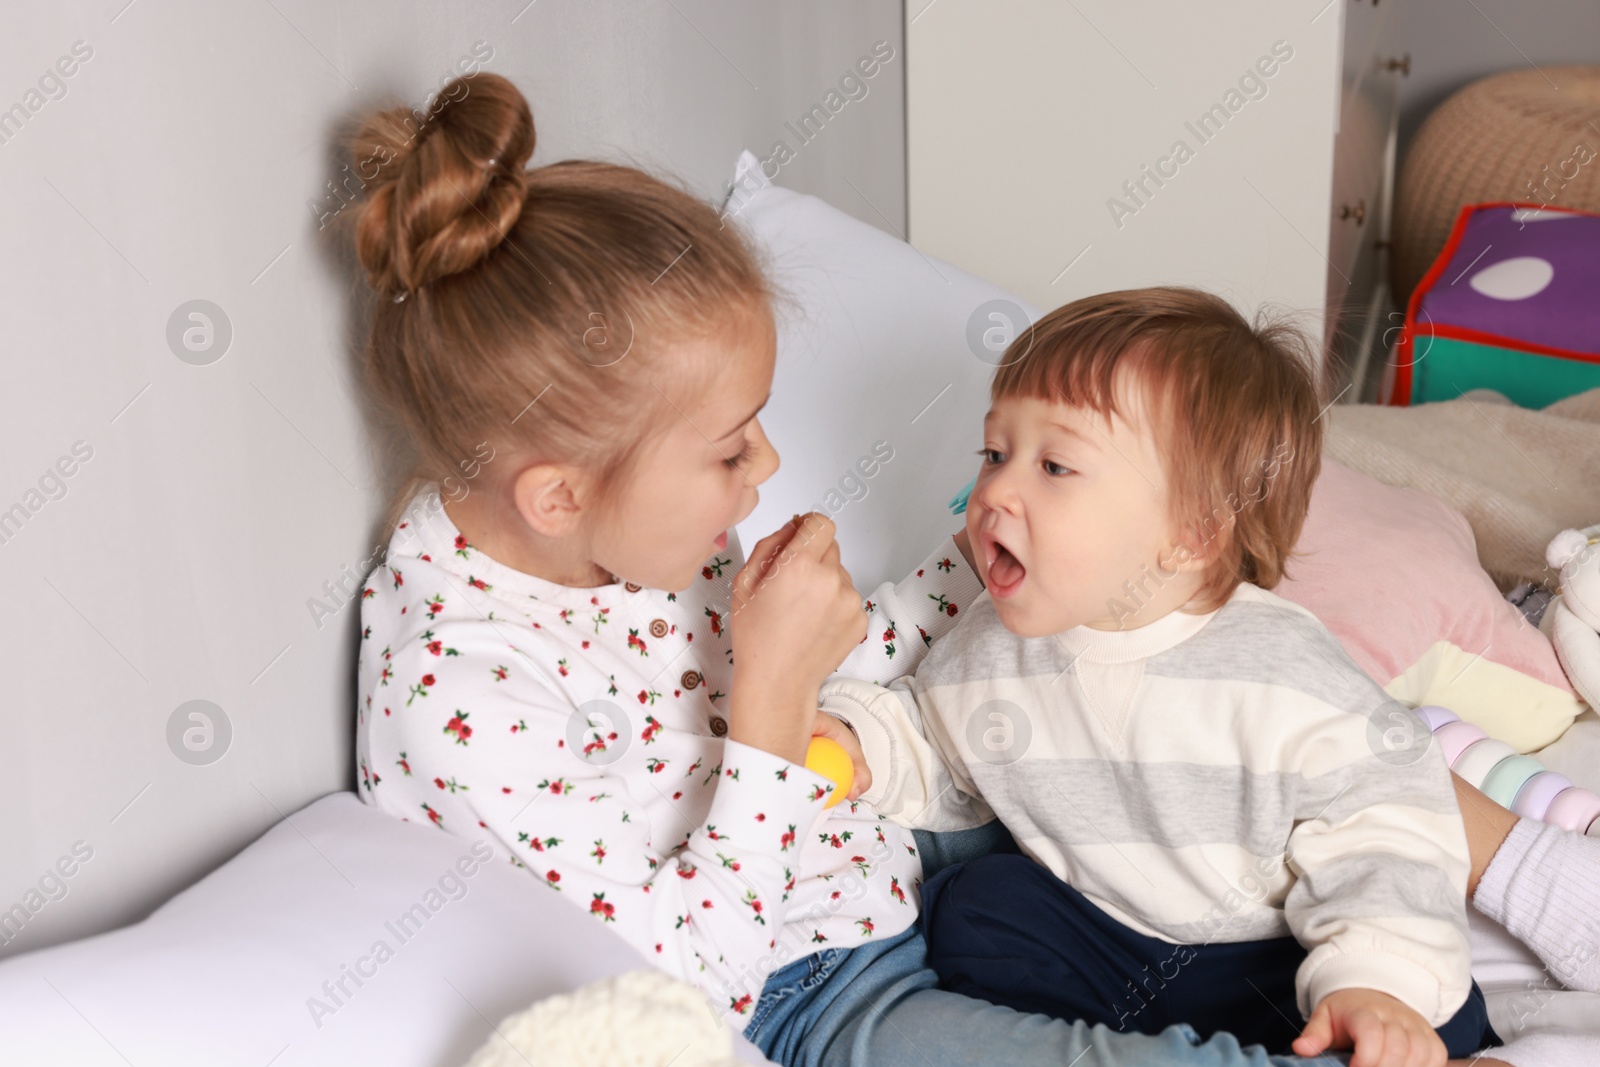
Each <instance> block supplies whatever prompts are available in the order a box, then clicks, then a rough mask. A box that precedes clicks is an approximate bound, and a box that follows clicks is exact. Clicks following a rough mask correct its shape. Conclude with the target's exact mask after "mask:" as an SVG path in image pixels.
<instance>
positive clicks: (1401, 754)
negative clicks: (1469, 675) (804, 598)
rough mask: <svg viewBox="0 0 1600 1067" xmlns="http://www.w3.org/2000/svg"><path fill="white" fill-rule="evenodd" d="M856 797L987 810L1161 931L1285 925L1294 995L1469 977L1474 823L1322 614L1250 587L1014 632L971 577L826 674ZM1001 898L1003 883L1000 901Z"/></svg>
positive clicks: (1420, 990) (1049, 861) (1451, 1006)
mask: <svg viewBox="0 0 1600 1067" xmlns="http://www.w3.org/2000/svg"><path fill="white" fill-rule="evenodd" d="M822 705H823V708H824V709H825V710H827V711H829V712H832V713H834V714H836V715H840V716H842V717H844V718H846V719H848V720H849V721H850V722H851V724H852V725H854V726H855V728H856V730H857V732H858V734H859V736H860V738H861V746H862V750H863V753H864V755H865V757H866V761H867V765H868V767H869V769H870V770H871V772H872V787H871V789H869V790H868V791H867V792H866V793H865V794H863V796H862V800H863V801H865V802H866V803H868V804H871V805H872V806H873V807H874V808H875V809H876V810H877V811H878V813H879V814H882V815H887V816H889V817H890V818H891V819H893V820H895V821H896V822H899V823H901V824H903V825H906V826H911V827H920V828H924V829H928V830H952V829H958V828H962V827H969V826H976V825H981V824H982V823H985V822H988V821H989V819H990V818H991V817H992V816H993V815H997V816H999V818H1000V819H1001V821H1002V822H1004V823H1005V825H1006V827H1007V828H1008V829H1009V830H1010V831H1011V833H1012V835H1013V836H1014V837H1015V838H1016V840H1017V843H1018V845H1019V846H1020V847H1021V848H1022V849H1023V851H1024V852H1026V853H1027V854H1028V855H1030V856H1032V857H1033V858H1034V859H1035V860H1037V861H1038V862H1039V863H1042V864H1043V865H1045V866H1046V867H1048V868H1050V870H1051V871H1053V872H1054V873H1055V874H1056V876H1057V877H1059V878H1062V879H1064V880H1065V881H1067V882H1068V883H1070V884H1071V885H1072V886H1074V887H1075V888H1077V889H1078V890H1079V891H1081V892H1082V893H1084V894H1085V895H1086V896H1087V897H1088V898H1089V899H1090V900H1092V901H1094V902H1095V904H1097V905H1098V906H1099V907H1101V908H1102V909H1104V910H1105V911H1106V912H1107V913H1108V914H1109V915H1111V916H1112V917H1114V918H1116V919H1117V920H1118V921H1120V922H1122V923H1124V924H1126V925H1127V926H1129V927H1131V928H1133V929H1135V930H1138V931H1140V932H1142V933H1145V934H1148V935H1152V936H1155V937H1159V938H1162V939H1164V940H1167V941H1170V942H1173V943H1175V944H1183V945H1195V944H1205V943H1208V942H1237V941H1252V940H1258V939H1263V938H1271V937H1282V936H1286V935H1289V934H1293V936H1295V937H1296V938H1298V939H1299V941H1300V942H1301V944H1303V945H1305V946H1306V948H1307V950H1308V954H1307V957H1306V959H1305V962H1304V963H1303V964H1302V965H1301V967H1300V969H1299V972H1298V974H1297V976H1296V989H1297V993H1298V997H1299V1004H1300V1010H1301V1011H1302V1012H1303V1013H1304V1014H1306V1015H1307V1016H1309V1015H1310V1013H1311V1011H1312V1010H1313V1008H1314V1007H1315V1005H1316V1004H1317V1003H1318V1002H1319V1001H1320V1000H1321V999H1322V998H1323V997H1325V996H1327V995H1328V994H1329V993H1331V992H1333V991H1334V990H1337V989H1343V988H1349V987H1361V988H1369V989H1376V990H1380V991H1382V992H1385V993H1389V994H1391V995H1393V996H1395V997H1397V998H1399V999H1400V1000H1402V1001H1404V1002H1405V1003H1407V1004H1409V1005H1411V1006H1412V1007H1413V1008H1415V1009H1416V1010H1417V1011H1418V1012H1419V1013H1420V1014H1421V1015H1423V1016H1424V1017H1425V1018H1427V1019H1428V1021H1429V1023H1430V1024H1431V1025H1434V1026H1438V1025H1440V1024H1442V1023H1444V1022H1445V1021H1447V1020H1448V1019H1449V1018H1450V1017H1451V1016H1452V1015H1454V1014H1455V1012H1456V1010H1457V1009H1459V1008H1460V1007H1461V1005H1462V1004H1463V1003H1464V1002H1465V1000H1466V997H1467V994H1468V992H1469V990H1470V985H1471V977H1470V974H1469V970H1468V968H1469V964H1470V962H1471V959H1470V953H1469V949H1468V944H1467V923H1466V882H1467V872H1468V864H1469V859H1468V852H1467V841H1466V833H1465V830H1464V829H1463V827H1462V823H1461V815H1460V812H1459V809H1458V808H1457V805H1456V799H1455V794H1454V791H1453V789H1452V787H1451V783H1450V772H1449V770H1448V768H1447V767H1446V765H1445V762H1444V759H1443V756H1442V755H1441V753H1440V750H1439V746H1438V745H1437V743H1435V742H1434V741H1433V740H1432V736H1431V735H1430V734H1429V733H1428V731H1427V729H1426V727H1424V726H1423V725H1422V724H1421V722H1420V721H1419V720H1417V719H1416V718H1415V717H1414V716H1412V715H1411V714H1410V713H1409V711H1407V709H1406V708H1405V707H1404V706H1403V705H1400V704H1398V703H1397V702H1395V701H1394V700H1393V699H1391V698H1390V697H1389V696H1388V695H1387V694H1385V693H1384V691H1383V690H1382V688H1381V687H1379V686H1378V684H1377V683H1376V682H1374V681H1373V680H1372V679H1371V678H1369V677H1368V676H1367V675H1366V674H1365V673H1363V672H1362V671H1361V669H1360V668H1359V667H1357V666H1356V665H1355V663H1354V662H1353V661H1352V660H1351V659H1350V657H1349V656H1348V655H1347V654H1346V653H1345V651H1344V650H1343V649H1342V648H1341V647H1340V646H1339V644H1338V642H1337V641H1336V640H1335V639H1334V638H1333V636H1332V635H1331V634H1330V633H1329V632H1328V630H1327V629H1326V628H1325V627H1324V626H1323V625H1322V624H1321V623H1320V622H1318V621H1317V619H1316V618H1315V617H1314V616H1313V615H1311V613H1310V612H1308V611H1306V610H1305V609H1304V608H1301V607H1299V606H1297V605H1295V604H1292V603H1290V602H1289V601H1287V600H1284V599H1283V598H1281V597H1278V596H1275V595H1274V594H1272V593H1269V592H1267V591H1266V590H1264V589H1261V588H1259V587H1257V586H1254V585H1250V584H1242V585H1240V586H1239V588H1238V589H1237V590H1235V592H1234V593H1233V595H1232V596H1231V597H1230V599H1229V600H1228V602H1227V603H1225V604H1224V605H1223V606H1222V607H1221V608H1220V609H1218V610H1216V611H1214V612H1211V613H1209V614H1203V615H1192V614H1185V613H1183V612H1177V611H1175V612H1172V613H1170V614H1168V615H1166V616H1163V617H1162V618H1159V619H1156V620H1155V621H1153V622H1151V623H1149V624H1147V625H1144V626H1140V627H1138V628H1134V629H1127V630H1119V631H1101V630H1094V629H1090V628H1088V627H1074V628H1072V629H1069V630H1066V631H1064V632H1062V633H1060V634H1055V635H1052V636H1049V637H1040V638H1022V637H1018V636H1016V635H1014V634H1012V633H1010V632H1009V631H1008V630H1006V628H1005V627H1004V626H1003V625H1002V624H1001V622H1000V620H999V618H998V616H997V615H996V613H995V609H994V603H993V601H992V600H991V599H990V597H989V595H988V593H987V592H985V593H984V594H983V595H982V596H981V597H980V598H979V599H978V600H976V601H975V602H974V603H973V606H972V607H971V609H969V611H968V612H967V613H966V615H965V617H964V620H963V621H962V622H961V623H959V624H958V625H957V626H956V628H955V629H954V630H953V631H951V633H950V634H948V635H947V636H946V637H944V638H943V639H942V640H941V641H939V642H937V643H936V644H935V645H934V647H933V648H932V649H931V650H930V651H929V653H928V655H927V657H926V658H925V659H924V660H923V662H922V664H921V665H920V667H919V668H918V670H917V672H916V673H915V675H913V676H909V677H905V678H900V679H897V680H895V681H894V682H893V683H892V684H890V685H889V686H888V687H883V686H877V685H873V684H871V683H867V682H862V681H859V680H855V679H848V678H842V677H835V678H833V679H830V680H829V681H828V682H827V683H826V684H825V685H824V687H823V690H822ZM995 906H996V907H1004V906H1005V902H1004V901H996V902H995Z"/></svg>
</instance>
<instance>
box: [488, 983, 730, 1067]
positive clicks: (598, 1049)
mask: <svg viewBox="0 0 1600 1067" xmlns="http://www.w3.org/2000/svg"><path fill="white" fill-rule="evenodd" d="M669 1064H670V1065H671V1067H738V1060H737V1059H736V1058H735V1057H734V1052H733V1035H732V1033H731V1032H730V1031H729V1029H728V1027H727V1026H726V1025H725V1024H724V1023H723V1021H722V1019H721V1018H720V1017H719V1016H718V1015H717V1014H716V1012H714V1011H713V1010H712V1007H711V1004H710V1002H709V1001H707V1000H706V997H705V994H703V993H701V992H700V991H699V990H697V989H695V988H694V987H693V986H691V985H688V984H686V983H684V982H680V981H678V980H677V979H676V978H673V977H671V976H669V975H667V974H665V973H664V972H662V971H658V970H655V969H648V970H638V971H629V972H627V973H626V974H619V975H617V976H616V977H614V978H606V979H603V980H601V981H598V982H592V983H590V984H589V985H586V986H581V987H579V988H578V989H575V990H573V991H572V992H571V993H562V994H559V995H557V996H553V997H546V998H545V999H544V1000H541V1001H537V1002H536V1003H534V1005H533V1006H532V1007H530V1008H528V1009H527V1010H526V1011H521V1012H518V1013H517V1014H515V1015H511V1016H508V1017H506V1018H505V1019H502V1020H501V1021H500V1025H499V1026H498V1027H496V1028H495V1033H494V1034H493V1035H491V1036H490V1038H489V1040H488V1041H486V1042H485V1043H484V1044H483V1046H482V1047H481V1048H479V1049H478V1051H477V1052H475V1053H474V1054H473V1056H472V1059H470V1060H469V1061H467V1065H466V1067H558V1065H559V1067H668V1065H669Z"/></svg>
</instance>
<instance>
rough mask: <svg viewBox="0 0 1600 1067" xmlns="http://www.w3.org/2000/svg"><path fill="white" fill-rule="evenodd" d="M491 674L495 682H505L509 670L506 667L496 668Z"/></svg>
mask: <svg viewBox="0 0 1600 1067" xmlns="http://www.w3.org/2000/svg"><path fill="white" fill-rule="evenodd" d="M489 673H490V674H492V675H494V680H495V681H497V682H503V681H505V680H506V674H507V673H508V668H506V667H495V668H494V669H493V670H491V671H490V672H489Z"/></svg>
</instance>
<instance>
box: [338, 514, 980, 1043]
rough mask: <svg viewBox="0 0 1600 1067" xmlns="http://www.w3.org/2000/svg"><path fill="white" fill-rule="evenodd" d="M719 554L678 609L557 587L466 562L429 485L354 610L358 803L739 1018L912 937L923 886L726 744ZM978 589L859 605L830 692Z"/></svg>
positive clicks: (735, 561)
mask: <svg viewBox="0 0 1600 1067" xmlns="http://www.w3.org/2000/svg"><path fill="white" fill-rule="evenodd" d="M742 563H743V558H742V553H741V552H740V549H739V545H738V541H737V539H736V538H735V537H734V536H733V533H732V531H730V532H729V545H728V549H727V550H726V551H724V552H722V553H719V554H717V555H714V556H713V557H712V558H711V559H709V560H707V561H706V564H705V566H704V568H703V569H702V570H701V572H700V576H699V577H698V578H697V579H696V580H695V582H694V584H693V585H692V586H691V587H690V588H688V589H686V590H684V591H683V592H681V593H676V594H674V593H666V592H662V591H660V590H654V589H644V588H640V587H638V586H636V585H634V584H632V583H627V584H617V585H607V586H599V587H595V588H591V589H575V588H569V587H566V586H560V585H556V584H554V583H552V582H548V581H545V580H543V579H540V578H536V577H534V576H532V575H529V574H525V573H522V572H520V571H516V570H513V569H511V568H509V567H507V566H505V565H503V564H501V563H498V562H496V561H495V560H493V559H491V558H490V557H488V556H487V555H485V554H483V553H482V552H480V551H478V550H477V549H476V548H474V547H473V546H472V545H471V544H470V543H469V542H468V541H467V540H466V539H465V537H463V536H462V535H461V533H460V532H459V531H458V530H457V529H456V528H455V526H454V524H453V523H452V522H451V521H450V519H449V516H448V515H447V514H446V512H445V511H444V509H443V506H442V504H441V502H440V498H439V494H438V489H437V486H434V487H431V488H429V489H428V490H425V491H423V492H422V493H419V494H418V496H417V497H416V498H415V499H414V500H413V501H412V502H411V505H410V507H409V508H408V510H407V511H406V513H405V521H402V522H401V523H400V524H399V525H398V526H397V527H396V529H395V531H394V534H393V536H392V538H391V540H390V543H389V547H388V552H387V555H386V558H385V560H384V562H382V563H380V564H379V565H378V566H377V567H375V568H374V569H373V570H372V572H371V574H369V575H368V576H367V580H366V582H365V584H364V585H363V587H362V590H361V598H362V603H361V625H362V630H361V649H360V661H359V662H360V666H359V681H358V684H359V690H358V707H357V729H356V760H357V770H358V773H359V776H360V778H359V792H360V795H361V797H362V799H364V800H365V801H366V802H368V803H370V804H375V805H377V806H378V807H380V808H382V809H383V810H385V811H388V812H390V813H391V814H394V815H397V816H399V817H400V818H402V819H407V820H416V821H421V820H427V821H429V822H431V823H433V825H435V826H437V827H439V828H440V829H442V830H446V831H449V832H451V833H456V834H460V835H462V836H464V837H469V838H470V837H481V836H484V835H485V832H486V834H487V837H488V839H489V843H490V844H491V846H492V847H493V848H494V849H495V851H496V854H497V855H501V856H504V857H506V858H507V859H508V860H509V862H511V863H513V864H515V865H517V866H519V867H524V868H526V869H527V871H528V873H529V874H530V875H531V876H532V877H533V878H534V879H536V880H537V881H538V882H539V883H541V884H542V885H543V886H544V887H546V889H544V890H539V892H546V891H548V892H549V893H550V894H551V899H552V900H557V899H559V900H566V901H570V902H571V903H572V904H573V905H575V906H577V907H578V908H580V909H582V910H583V911H584V912H587V913H588V915H589V916H591V917H592V919H593V921H595V922H600V923H604V924H605V925H606V926H608V927H610V928H611V929H613V930H614V931H615V932H617V933H618V934H620V935H621V936H622V937H623V938H624V939H625V940H626V941H628V943H630V944H631V945H633V946H634V947H635V948H637V949H638V950H639V951H640V952H642V953H644V954H645V955H646V956H647V957H649V958H651V959H653V960H654V961H655V962H656V963H657V964H658V965H659V966H660V967H662V968H663V969H664V970H666V971H667V972H668V973H669V974H672V975H674V976H675V977H678V978H682V979H685V980H687V981H690V982H691V983H694V984H696V985H698V986H700V987H701V988H702V989H704V990H705V991H706V992H707V993H708V994H710V995H712V997H713V999H714V1000H715V1001H716V1002H717V1003H719V1004H721V1005H723V1006H724V1007H725V1009H726V1010H727V1011H729V1012H730V1013H734V1014H737V1015H741V1016H747V1014H748V1012H749V1011H750V1009H751V1007H752V1006H753V1004H754V1000H755V998H756V997H757V996H758V995H759V994H760V991H761V986H762V983H763V982H764V981H765V978H766V975H767V974H768V973H770V972H771V971H773V970H775V969H777V968H778V967H780V966H782V965H783V964H785V963H787V962H789V961H790V960H793V959H799V958H801V957H803V956H805V955H808V954H810V953H812V952H815V951H817V950H819V949H821V948H825V947H851V946H854V945H858V944H861V943H862V942H864V941H868V940H870V939H872V938H882V937H885V936H888V935H890V934H894V933H898V932H899V931H901V930H903V929H905V928H906V927H908V926H910V925H911V923H912V922H913V921H915V918H916V913H917V902H916V899H915V894H916V892H917V888H918V886H919V885H920V884H921V874H922V864H921V860H920V859H919V858H918V857H917V855H916V849H915V846H914V843H913V840H912V838H911V835H910V833H909V832H908V831H905V830H903V829H901V828H900V827H898V826H897V825H895V824H894V823H891V822H889V821H888V820H886V819H884V818H882V817H881V816H879V815H877V814H875V813H874V812H873V811H872V810H871V808H870V807H868V806H867V805H864V804H860V803H858V802H850V801H844V802H841V803H840V804H838V805H837V806H836V807H834V808H832V809H829V810H827V811H824V810H823V804H824V802H825V801H826V799H827V797H828V794H829V793H830V792H831V791H832V790H833V788H834V787H833V784H832V783H831V782H830V781H829V780H828V779H826V778H824V777H823V776H821V775H819V774H817V773H815V772H813V771H810V770H807V769H806V768H805V767H804V766H800V765H796V764H793V763H790V762H789V761H788V760H785V759H783V758H781V757H779V756H775V755H773V754H771V753H769V752H766V751H764V750H761V749H757V748H754V747H751V746H748V745H744V744H741V743H739V742H737V741H730V740H727V739H726V737H725V736H724V735H726V733H727V730H728V723H727V710H728V698H727V694H728V691H729V688H730V681H731V678H732V671H733V649H732V645H731V643H730V641H729V636H728V628H729V626H730V625H732V623H733V620H732V619H730V618H729V600H730V594H731V585H732V580H733V575H734V573H735V572H736V571H737V570H738V568H739V567H740V565H741V564H742ZM981 590H982V585H981V584H980V582H979V581H978V578H977V576H976V575H975V574H974V573H973V572H972V570H971V568H970V567H968V566H967V564H966V561H965V560H964V559H963V558H962V557H961V554H960V552H959V551H958V550H957V549H956V547H955V545H954V543H953V542H952V541H950V540H949V539H946V541H945V543H944V544H943V545H942V546H940V548H939V550H938V551H937V552H935V553H934V554H933V555H932V556H931V557H929V559H928V560H927V562H926V563H924V564H923V565H922V566H921V567H919V568H917V570H916V572H915V573H914V574H913V575H911V576H910V577H908V578H906V579H905V580H904V581H903V582H901V583H899V584H898V585H888V584H885V585H883V586H881V587H880V588H879V589H878V590H876V591H875V592H874V594H873V595H872V597H870V598H869V599H868V600H867V601H866V604H865V608H866V610H867V611H868V612H869V615H870V618H869V630H868V634H867V637H866V639H865V640H864V641H862V643H861V644H860V645H858V646H857V648H856V649H855V650H854V651H853V652H852V653H851V655H850V656H849V657H848V658H847V659H846V660H845V662H844V664H843V665H842V666H841V667H840V671H841V673H844V674H847V675H849V676H851V677H855V678H860V679H863V680H866V681H877V682H882V683H887V682H889V681H890V680H892V679H893V678H896V677H899V676H900V675H903V674H907V673H909V672H910V671H912V670H913V669H914V668H915V666H916V664H917V663H918V662H919V661H920V659H921V657H922V655H923V653H924V652H925V651H926V649H927V647H928V645H929V643H930V642H931V641H932V640H933V639H934V638H936V637H938V636H939V635H940V634H941V633H944V632H945V631H947V630H949V629H950V628H951V627H953V626H954V625H955V624H956V622H957V620H958V619H959V618H960V615H959V612H960V611H961V609H963V608H964V607H965V606H966V605H967V604H968V603H970V602H971V601H972V600H973V599H974V598H976V596H977V595H978V593H979V592H981Z"/></svg>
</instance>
